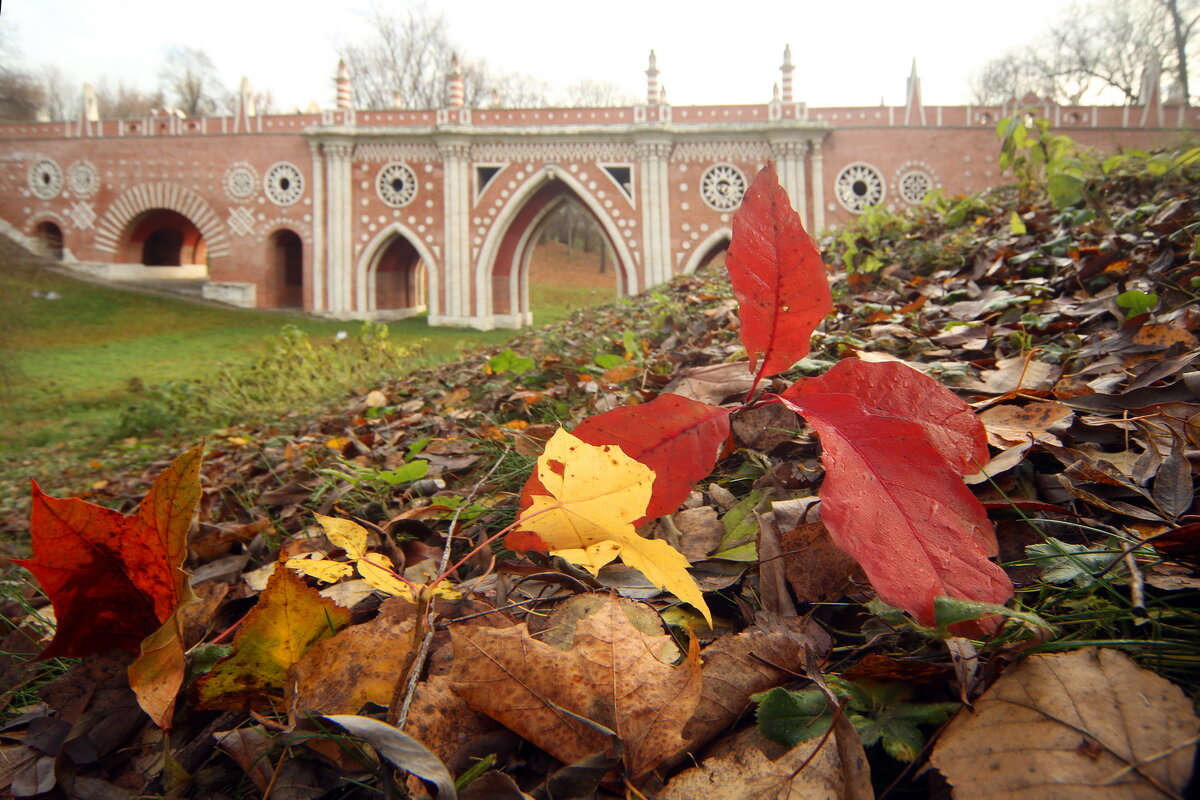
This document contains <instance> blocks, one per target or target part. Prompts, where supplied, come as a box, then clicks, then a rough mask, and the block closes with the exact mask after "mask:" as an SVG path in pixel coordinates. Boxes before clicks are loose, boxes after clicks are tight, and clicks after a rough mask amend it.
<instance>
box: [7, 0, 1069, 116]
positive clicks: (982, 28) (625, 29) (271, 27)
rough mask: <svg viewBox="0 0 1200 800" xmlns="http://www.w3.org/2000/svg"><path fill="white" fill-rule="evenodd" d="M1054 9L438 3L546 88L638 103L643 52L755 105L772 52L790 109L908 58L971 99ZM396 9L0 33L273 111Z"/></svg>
mask: <svg viewBox="0 0 1200 800" xmlns="http://www.w3.org/2000/svg"><path fill="white" fill-rule="evenodd" d="M1069 4H1070V3H1069V0H1038V2H1036V3H1022V4H1013V3H1008V2H1005V3H1000V2H979V1H978V0H907V1H906V0H849V1H848V2H847V0H825V2H810V0H786V1H784V2H776V1H774V0H728V1H727V2H720V3H718V2H709V0H692V1H691V2H661V1H660V0H599V2H587V3H583V2H578V0H443V2H441V3H428V4H426V7H427V8H428V9H430V10H432V11H434V12H441V13H444V14H445V16H446V19H447V21H448V24H449V30H450V34H451V37H452V38H453V39H454V41H455V42H457V43H458V45H459V47H460V48H461V50H462V52H463V53H464V54H465V55H466V56H467V57H468V58H482V59H484V60H486V61H487V62H488V63H489V64H490V65H491V66H493V67H495V68H497V69H500V70H503V71H507V72H522V73H526V74H529V75H532V76H534V77H536V78H539V79H540V80H542V81H544V82H546V83H547V84H550V85H551V86H552V87H555V88H562V87H564V86H566V85H568V84H570V83H572V82H574V81H578V80H581V79H585V78H590V79H594V80H600V81H608V82H612V83H616V84H618V85H620V86H621V87H623V88H626V89H627V90H628V91H629V92H631V93H633V94H634V96H636V97H642V96H644V92H645V75H644V70H645V69H646V58H647V55H648V53H649V51H650V49H651V48H653V49H654V50H655V51H656V52H657V54H658V66H659V69H660V71H661V76H660V80H661V82H662V84H663V85H664V86H665V87H666V89H667V96H668V101H669V102H671V103H672V104H674V105H689V104H709V103H761V102H765V101H767V100H769V99H770V96H771V86H772V84H774V83H775V82H776V81H778V80H779V65H780V63H781V59H782V52H783V47H784V45H785V44H789V43H790V44H791V46H792V53H793V56H794V61H795V63H796V72H795V77H796V99H797V100H801V101H805V102H807V103H809V104H810V105H813V106H822V105H875V104H878V103H879V102H880V100H881V99H882V100H883V101H884V102H886V103H887V104H889V105H892V104H900V103H902V102H903V100H904V79H905V78H906V77H907V75H908V73H909V69H910V66H911V63H912V60H913V59H914V58H916V60H917V68H918V71H919V73H920V75H921V79H922V92H923V95H924V100H925V102H926V103H930V104H957V103H965V102H967V101H968V100H969V99H970V95H969V90H968V87H967V79H968V77H969V76H970V75H971V73H972V71H973V70H974V69H975V68H976V67H978V66H979V65H980V64H982V63H983V62H985V61H987V60H988V59H989V58H992V57H994V56H997V55H1000V54H1001V53H1003V52H1004V51H1005V50H1006V49H1007V48H1009V47H1012V46H1014V45H1018V44H1021V43H1024V42H1025V41H1026V40H1027V39H1029V38H1030V36H1031V35H1032V34H1034V33H1037V32H1039V31H1040V30H1042V29H1043V28H1044V27H1045V26H1046V25H1047V24H1048V23H1049V21H1050V20H1051V19H1052V18H1054V17H1055V16H1056V15H1057V14H1058V13H1059V12H1060V11H1061V10H1063V9H1065V8H1066V7H1068V6H1069ZM410 5H412V3H409V2H405V0H390V2H385V1H383V0H377V2H371V0H346V1H345V2H341V1H340V0H320V1H319V2H318V1H317V0H286V1H284V0H193V2H186V3H185V2H179V0H3V10H2V11H0V27H2V28H3V29H4V31H5V32H6V34H7V35H8V36H9V38H10V39H11V41H12V43H13V44H15V45H16V49H17V51H18V53H19V55H20V57H21V60H22V62H23V63H24V64H25V65H26V66H27V67H38V66H42V65H56V66H58V67H59V68H61V69H62V70H63V71H64V72H65V73H66V75H67V77H68V78H69V79H70V80H71V81H72V82H74V83H80V84H82V83H83V82H84V81H91V82H97V81H99V80H100V79H101V78H102V77H107V78H108V79H109V80H110V81H116V80H121V81H124V82H126V83H129V84H133V85H135V86H137V87H138V88H141V89H144V90H149V89H152V88H154V87H155V86H156V85H157V81H158V72H159V68H160V66H161V64H162V61H163V53H164V51H165V50H166V48H167V47H169V46H171V45H181V46H189V47H197V48H200V49H202V50H204V51H205V52H207V53H208V54H209V56H210V57H211V58H212V60H213V62H214V63H215V64H216V67H217V70H218V72H219V73H220V76H221V78H222V80H223V82H224V83H225V84H226V85H227V86H229V87H235V86H236V85H237V84H238V82H239V81H240V79H241V76H243V75H245V76H247V77H249V78H250V82H251V84H252V85H253V87H254V88H255V89H256V90H269V91H270V92H271V93H272V95H273V98H274V100H275V104H276V107H277V108H280V109H284V110H291V109H293V108H295V107H297V106H300V107H303V106H307V105H308V104H309V103H310V102H314V101H315V102H317V103H319V104H320V105H322V106H330V105H332V104H333V100H334V97H333V84H332V75H333V73H334V71H335V68H336V66H337V48H338V45H339V43H343V42H357V41H361V40H363V39H364V38H365V37H368V36H369V35H370V28H369V25H368V20H369V18H370V16H371V9H372V8H373V7H379V8H381V9H383V10H385V11H392V10H396V11H399V10H402V9H404V8H407V7H408V6H410Z"/></svg>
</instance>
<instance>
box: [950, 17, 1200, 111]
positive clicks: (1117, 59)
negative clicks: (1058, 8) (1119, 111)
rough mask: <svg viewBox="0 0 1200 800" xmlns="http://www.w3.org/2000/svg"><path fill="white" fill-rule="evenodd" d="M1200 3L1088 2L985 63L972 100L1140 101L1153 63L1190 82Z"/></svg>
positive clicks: (976, 77) (974, 84)
mask: <svg viewBox="0 0 1200 800" xmlns="http://www.w3.org/2000/svg"><path fill="white" fill-rule="evenodd" d="M1198 7H1200V0H1087V2H1085V3H1083V4H1075V5H1073V6H1072V7H1071V8H1070V10H1069V11H1067V12H1066V13H1065V14H1064V15H1063V16H1062V17H1060V18H1059V19H1058V20H1056V21H1055V22H1054V24H1053V25H1052V26H1051V27H1050V28H1049V29H1048V30H1047V31H1045V32H1044V33H1042V34H1041V35H1040V36H1039V37H1037V38H1036V39H1035V40H1034V41H1033V43H1031V44H1030V45H1029V46H1027V47H1024V48H1018V49H1016V50H1010V51H1009V52H1008V53H1006V54H1004V55H1003V56H1001V57H999V58H996V59H993V60H992V61H989V62H988V63H986V64H985V65H984V66H983V67H982V68H981V69H980V70H979V71H978V72H976V74H975V75H974V76H973V77H972V79H971V81H970V86H971V90H972V94H973V99H974V101H975V102H977V103H981V104H996V103H1001V102H1004V101H1006V100H1010V99H1013V98H1017V99H1019V98H1021V97H1022V96H1024V95H1025V94H1027V93H1028V92H1033V93H1034V94H1037V95H1039V96H1041V97H1047V98H1050V99H1053V100H1055V101H1056V102H1060V103H1068V104H1073V103H1079V102H1081V100H1082V99H1083V98H1084V97H1098V96H1100V97H1102V96H1104V95H1105V94H1106V93H1107V94H1111V93H1114V92H1116V93H1119V94H1120V96H1121V97H1122V99H1123V101H1124V102H1126V103H1139V102H1142V101H1143V100H1144V99H1145V98H1143V97H1142V84H1143V76H1144V74H1145V72H1146V69H1147V67H1148V65H1151V64H1153V63H1156V62H1157V63H1159V64H1161V65H1162V66H1163V68H1164V71H1165V72H1166V73H1167V74H1169V75H1172V76H1173V77H1174V78H1175V81H1176V82H1177V83H1178V84H1179V85H1180V86H1181V87H1183V96H1184V97H1186V96H1188V92H1189V91H1190V90H1189V89H1188V88H1187V87H1189V86H1190V82H1189V80H1188V69H1189V67H1190V64H1189V59H1188V51H1189V49H1190V45H1191V44H1192V37H1193V34H1194V33H1195V26H1196V23H1197V19H1198V18H1200V11H1198V10H1197V9H1198Z"/></svg>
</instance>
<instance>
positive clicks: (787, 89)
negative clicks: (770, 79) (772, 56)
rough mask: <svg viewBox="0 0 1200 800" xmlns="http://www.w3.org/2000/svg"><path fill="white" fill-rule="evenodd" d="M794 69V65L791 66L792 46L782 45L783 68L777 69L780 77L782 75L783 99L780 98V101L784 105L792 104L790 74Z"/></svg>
mask: <svg viewBox="0 0 1200 800" xmlns="http://www.w3.org/2000/svg"><path fill="white" fill-rule="evenodd" d="M795 69H796V67H795V65H793V64H792V46H791V45H790V44H789V45H784V48H783V66H781V67H780V68H779V71H780V72H781V73H782V75H783V97H782V100H783V102H785V103H791V102H793V98H792V72H793V71H794V70H795Z"/></svg>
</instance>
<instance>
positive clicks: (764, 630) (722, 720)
mask: <svg viewBox="0 0 1200 800" xmlns="http://www.w3.org/2000/svg"><path fill="white" fill-rule="evenodd" d="M830 644H831V641H830V638H829V634H827V633H826V632H825V631H824V629H822V628H821V627H820V626H819V625H817V624H815V623H813V622H811V621H808V620H805V619H801V618H799V617H790V618H779V617H773V616H770V615H767V614H762V613H760V614H759V615H758V618H757V619H756V620H755V625H754V627H751V628H747V629H746V630H744V631H742V632H741V633H739V634H737V635H735V636H732V635H731V636H722V637H721V638H719V639H717V640H716V641H715V642H713V643H712V644H711V645H709V646H708V647H706V648H704V651H703V653H701V657H702V660H703V661H704V668H703V670H702V671H701V676H702V677H703V684H702V686H701V689H700V703H699V705H698V706H697V707H696V713H695V714H693V715H692V718H691V719H690V720H688V724H687V727H686V728H685V729H684V730H685V731H686V733H687V737H688V744H687V751H685V752H696V751H697V750H698V749H699V748H700V747H702V746H703V745H704V744H706V743H707V742H708V741H709V740H710V739H711V738H712V737H713V736H715V735H716V734H718V733H720V732H721V731H722V730H725V729H727V728H729V727H730V726H732V725H733V724H734V723H735V722H737V720H738V718H739V717H741V716H742V714H744V713H745V712H746V709H748V708H749V707H750V702H751V701H750V695H752V694H755V693H757V692H765V691H767V690H768V689H771V688H774V687H776V686H780V685H782V684H784V683H787V682H788V681H790V680H793V679H794V678H795V677H796V675H797V674H799V673H800V671H801V669H802V667H803V666H804V648H805V646H808V647H811V648H812V649H813V650H814V651H816V652H817V653H820V654H822V655H823V654H825V653H827V652H828V651H829V647H830ZM681 755H682V753H681Z"/></svg>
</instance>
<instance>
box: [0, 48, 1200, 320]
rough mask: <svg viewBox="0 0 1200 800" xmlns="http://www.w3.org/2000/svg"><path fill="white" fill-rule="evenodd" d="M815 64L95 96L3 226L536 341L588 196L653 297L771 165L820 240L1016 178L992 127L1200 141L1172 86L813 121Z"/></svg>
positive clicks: (23, 149)
mask: <svg viewBox="0 0 1200 800" xmlns="http://www.w3.org/2000/svg"><path fill="white" fill-rule="evenodd" d="M794 69H795V67H794V65H793V63H792V59H791V54H790V52H785V55H784V63H783V66H782V67H781V78H782V86H783V89H782V91H780V90H779V89H778V88H777V89H776V91H775V93H774V96H773V98H772V100H771V101H770V102H768V103H765V104H763V105H739V106H679V107H672V106H671V105H669V104H668V103H666V101H665V93H664V91H663V90H662V88H661V86H660V85H659V72H658V69H657V65H656V64H655V62H654V60H653V57H652V59H651V64H650V68H649V69H648V70H647V72H646V76H647V95H646V103H645V104H643V105H637V106H633V107H625V108H539V109H473V108H466V107H464V106H463V102H462V86H461V79H460V78H457V77H456V76H455V77H452V78H451V80H450V83H449V85H448V86H447V87H446V90H447V91H446V101H445V107H444V108H439V109H429V110H418V111H410V110H393V111H364V110H358V109H354V108H353V107H351V104H350V100H349V97H350V95H349V75H348V73H346V72H345V68H344V66H341V67H339V72H338V81H337V86H338V104H337V105H338V107H337V108H335V109H330V110H326V111H322V112H318V113H313V114H294V115H272V116H261V115H255V114H254V113H253V108H252V107H250V106H249V105H248V102H246V101H244V103H243V107H242V108H240V109H239V110H238V113H237V114H235V115H233V116H230V117H209V118H197V119H190V118H181V117H180V116H178V115H175V114H164V115H161V116H150V117H147V118H144V119H122V120H101V119H98V118H96V115H95V113H94V103H92V104H88V103H85V104H84V108H85V113H84V114H83V115H82V116H81V118H80V119H79V120H76V121H72V122H66V123H14V124H4V125H0V230H3V231H4V232H5V233H7V234H8V235H10V236H12V237H14V238H16V239H18V241H22V242H24V243H26V244H27V245H28V246H30V247H31V248H38V247H43V248H44V247H46V246H48V245H49V244H53V245H54V247H55V248H57V246H58V242H61V252H62V259H63V261H64V262H65V263H67V264H68V265H71V266H74V267H76V268H77V269H80V270H84V271H87V272H90V273H93V274H97V275H102V276H106V277H108V278H110V279H131V280H147V279H158V280H162V279H169V278H180V279H185V278H186V279H203V280H206V281H207V283H206V285H205V293H206V294H207V295H208V296H210V297H212V298H215V299H220V300H223V301H225V302H230V303H234V304H237V305H243V306H251V307H254V306H257V307H279V306H295V305H300V306H301V307H303V308H304V309H305V310H306V311H309V312H311V313H315V314H321V315H326V316H330V317H335V318H346V319H352V318H353V319H359V318H361V319H368V318H374V319H387V318H397V317H401V316H405V315H410V314H415V313H420V312H423V311H427V312H428V315H429V316H428V318H429V322H430V324H433V325H468V326H473V327H477V328H483V329H488V328H493V327H516V326H521V325H525V324H528V323H529V321H530V319H531V315H530V311H529V301H528V296H529V292H528V274H529V258H530V253H531V252H532V249H533V245H534V243H535V242H536V241H537V238H538V234H539V232H540V229H541V226H542V225H543V223H544V222H545V220H546V219H547V217H548V216H549V215H550V214H551V213H552V212H553V211H554V209H555V208H556V207H557V206H558V205H559V204H561V203H562V202H565V201H566V200H567V199H568V198H570V199H573V200H575V201H577V202H578V203H579V204H580V205H581V206H582V207H583V208H584V209H586V211H587V212H588V213H589V214H590V215H591V216H592V217H593V218H594V220H595V221H596V223H597V225H598V227H599V228H600V230H601V231H602V232H603V234H604V236H605V238H606V239H607V242H608V244H609V245H610V247H611V252H612V253H613V255H614V258H615V261H616V263H617V267H618V269H617V276H618V279H617V291H618V292H619V293H621V294H627V295H632V294H637V293H639V292H642V291H644V290H645V289H647V288H649V287H652V286H654V285H656V284H658V283H661V282H663V281H666V280H668V279H670V278H671V277H672V276H673V275H678V274H682V273H689V272H692V271H694V270H695V269H697V268H699V267H700V266H702V265H703V264H705V263H707V261H709V260H711V258H712V257H713V256H714V255H716V254H717V253H719V252H720V251H721V250H723V249H724V247H725V246H726V245H727V244H728V241H729V238H730V235H731V220H732V216H733V213H734V212H735V211H736V209H737V207H738V205H739V203H740V201H741V197H742V194H743V193H744V192H745V189H746V186H747V185H748V182H749V180H750V179H751V178H752V177H753V176H754V174H755V173H757V172H758V170H759V169H761V168H762V167H763V166H764V165H765V164H766V163H767V162H768V161H773V162H774V163H775V164H776V167H777V169H778V171H779V175H780V180H781V182H782V183H783V185H784V187H785V188H786V189H787V190H788V192H789V194H790V195H791V198H792V203H793V205H794V206H795V207H796V209H797V211H798V212H799V213H800V215H801V217H802V219H803V220H804V222H805V225H806V226H807V227H808V228H809V229H810V230H819V229H822V228H825V227H827V226H830V225H835V224H838V223H842V222H845V221H847V220H849V219H851V218H853V216H854V215H855V214H858V213H861V212H862V211H863V210H864V209H865V208H868V207H870V206H872V205H876V204H882V205H884V206H887V207H891V208H900V207H904V206H906V205H912V204H916V203H920V202H921V200H922V198H923V197H924V196H925V195H926V193H928V192H929V191H933V190H939V189H940V190H943V191H945V192H947V193H949V194H958V193H969V192H975V191H979V190H981V189H985V188H987V187H988V186H991V185H993V184H995V183H998V182H999V181H1000V180H1001V176H1000V175H999V172H998V170H997V167H996V155H997V144H996V138H995V134H994V132H993V131H994V127H995V124H996V123H997V122H998V121H999V120H1000V119H1001V118H1003V117H1005V116H1009V115H1011V114H1013V113H1016V112H1021V111H1025V110H1027V109H1029V108H1030V106H1032V113H1036V114H1038V115H1040V116H1043V117H1044V118H1046V119H1048V120H1050V122H1051V123H1052V124H1053V126H1054V127H1055V128H1056V129H1058V130H1061V131H1063V132H1065V133H1067V134H1069V135H1070V136H1072V137H1073V138H1074V139H1076V140H1077V141H1079V142H1081V143H1082V144H1085V145H1090V146H1095V147H1098V148H1101V149H1109V150H1111V149H1116V148H1118V147H1143V148H1144V147H1153V146H1158V145H1169V144H1171V143H1173V142H1175V141H1178V140H1179V139H1180V138H1181V137H1182V136H1183V135H1186V134H1189V133H1194V132H1195V130H1196V128H1197V127H1198V126H1200V111H1198V110H1197V109H1193V108H1188V107H1185V106H1164V105H1163V104H1162V103H1161V102H1160V100H1159V97H1160V93H1158V92H1149V93H1148V96H1149V97H1150V98H1151V99H1150V101H1149V102H1148V104H1147V105H1145V106H1123V107H1063V106H1057V105H1053V104H1049V103H1046V102H1044V101H1039V100H1037V98H1025V100H1023V101H1022V102H1020V103H1016V102H1014V103H1011V104H1008V105H1005V106H999V107H986V108H984V107H973V106H926V105H923V104H922V101H921V93H920V79H919V77H918V76H917V74H916V68H915V65H914V68H913V72H912V74H911V75H910V76H909V78H908V82H907V85H906V90H907V91H906V97H907V100H906V103H905V105H903V106H878V107H844V108H843V107H837V108H810V107H808V106H807V105H806V104H804V103H803V102H797V101H795V100H793V98H792V94H793V85H794V82H793V71H794ZM86 94H87V91H86V90H85V95H86ZM242 96H243V98H248V97H249V96H250V93H249V91H248V87H247V86H243V91H242ZM56 253H57V250H56Z"/></svg>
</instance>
